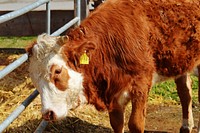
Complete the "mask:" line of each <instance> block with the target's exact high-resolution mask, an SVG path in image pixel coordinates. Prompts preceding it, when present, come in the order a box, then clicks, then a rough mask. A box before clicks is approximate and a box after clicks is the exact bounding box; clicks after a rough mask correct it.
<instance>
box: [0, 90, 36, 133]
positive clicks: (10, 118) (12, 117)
mask: <svg viewBox="0 0 200 133" xmlns="http://www.w3.org/2000/svg"><path fill="white" fill-rule="evenodd" d="M38 94H39V93H38V91H37V90H35V91H34V92H33V93H32V94H31V95H30V96H29V97H28V98H27V99H26V100H24V101H23V102H22V104H21V105H19V106H18V107H17V108H16V109H15V110H14V111H13V112H12V113H11V114H10V115H9V116H8V117H7V119H6V120H4V121H3V122H2V123H1V124H0V133H1V132H3V130H5V129H6V128H7V126H9V125H10V124H11V123H12V122H13V121H14V120H15V119H16V118H17V117H18V116H19V115H20V114H21V113H22V111H23V110H24V109H25V108H26V107H27V106H28V105H29V104H30V103H31V102H32V101H33V99H35V98H36V97H37V95H38Z"/></svg>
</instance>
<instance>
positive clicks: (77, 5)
mask: <svg viewBox="0 0 200 133" xmlns="http://www.w3.org/2000/svg"><path fill="white" fill-rule="evenodd" d="M50 1H51V0H38V1H36V2H34V3H31V4H30V5H28V6H25V7H23V8H21V9H19V10H15V11H13V12H10V13H7V14H5V15H1V16H0V23H4V22H6V21H9V20H11V19H14V18H16V17H18V16H21V15H23V14H25V13H27V12H29V11H31V10H33V9H35V8H37V7H39V6H41V5H43V4H46V33H48V34H50V35H52V36H58V35H60V34H61V33H63V32H64V31H65V30H67V29H68V28H69V27H71V26H72V25H74V24H77V25H79V24H80V22H81V20H82V19H84V18H85V17H86V16H87V14H88V9H89V8H88V0H74V16H75V17H74V19H72V20H71V21H69V22H68V23H66V24H65V25H64V26H63V27H61V28H59V29H58V30H57V31H55V32H53V33H52V34H51V33H50V28H51V27H50V24H51V20H50V16H51V12H50V11H51V9H50V4H51V2H50ZM27 60H28V54H27V53H25V54H24V55H22V56H21V57H20V58H19V59H17V60H15V61H14V62H13V63H11V64H9V65H8V66H7V67H5V68H4V69H2V70H0V79H2V78H3V77H5V76H6V75H7V74H9V73H10V72H12V71H13V70H14V69H16V68H17V67H19V66H20V65H21V64H23V63H24V62H25V61H27ZM38 94H39V93H38V91H37V90H35V91H34V92H33V93H32V94H31V95H30V96H29V97H27V98H26V99H25V100H24V101H23V102H22V103H21V104H20V105H19V106H18V107H17V108H16V109H15V110H14V111H13V112H12V113H11V114H10V115H9V116H8V117H7V118H6V119H5V120H4V121H3V122H2V123H1V124H0V133H1V132H3V131H4V130H5V129H6V128H7V127H8V126H9V125H10V124H11V123H12V122H13V121H14V120H15V119H16V118H17V117H18V116H19V115H20V114H21V113H22V112H23V111H24V110H25V108H26V107H27V106H28V105H29V104H30V103H31V102H32V101H33V100H34V99H35V98H36V97H37V96H38ZM47 124H48V122H46V121H45V120H42V122H41V123H40V125H39V126H38V127H37V129H36V130H35V132H36V133H40V132H42V131H43V130H44V129H45V127H46V126H47Z"/></svg>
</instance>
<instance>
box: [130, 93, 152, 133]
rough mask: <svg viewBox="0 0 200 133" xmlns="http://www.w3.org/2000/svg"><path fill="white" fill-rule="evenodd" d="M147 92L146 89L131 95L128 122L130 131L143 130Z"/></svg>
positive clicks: (139, 132) (139, 131)
mask: <svg viewBox="0 0 200 133" xmlns="http://www.w3.org/2000/svg"><path fill="white" fill-rule="evenodd" d="M147 93H148V91H145V92H143V91H141V92H135V93H134V94H133V95H132V112H131V116H130V119H129V124H128V126H129V130H130V132H131V133H143V132H144V128H145V115H146V103H147Z"/></svg>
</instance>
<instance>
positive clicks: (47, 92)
mask: <svg viewBox="0 0 200 133" xmlns="http://www.w3.org/2000/svg"><path fill="white" fill-rule="evenodd" d="M67 41H68V37H67V36H63V37H61V36H60V37H53V36H49V35H46V34H42V35H40V36H38V39H37V42H36V43H35V44H33V45H32V46H31V47H30V48H27V51H28V53H29V54H30V58H29V59H30V66H29V72H30V77H31V79H32V82H33V84H34V86H35V87H36V88H37V90H38V91H39V93H40V96H41V100H42V114H43V118H44V119H46V120H49V121H51V120H53V121H54V120H57V119H60V118H63V117H65V116H66V115H67V113H68V111H69V109H73V108H75V107H77V106H78V105H79V104H82V103H86V102H87V101H86V98H85V96H84V92H83V76H82V74H81V73H80V72H77V71H75V70H74V69H72V68H70V67H69V66H70V65H68V63H67V62H68V61H69V59H67V58H68V56H69V55H70V54H69V55H67V52H66V53H65V54H63V53H64V52H62V51H63V44H66V45H67ZM79 49H80V48H79ZM71 52H72V51H71ZM63 55H65V56H64V57H63ZM66 55H67V56H66Z"/></svg>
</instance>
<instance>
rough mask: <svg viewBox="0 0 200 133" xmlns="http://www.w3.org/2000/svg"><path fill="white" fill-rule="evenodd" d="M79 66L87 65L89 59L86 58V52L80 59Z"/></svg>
mask: <svg viewBox="0 0 200 133" xmlns="http://www.w3.org/2000/svg"><path fill="white" fill-rule="evenodd" d="M80 64H89V57H88V56H87V54H86V51H85V53H84V54H82V55H81V57H80Z"/></svg>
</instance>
